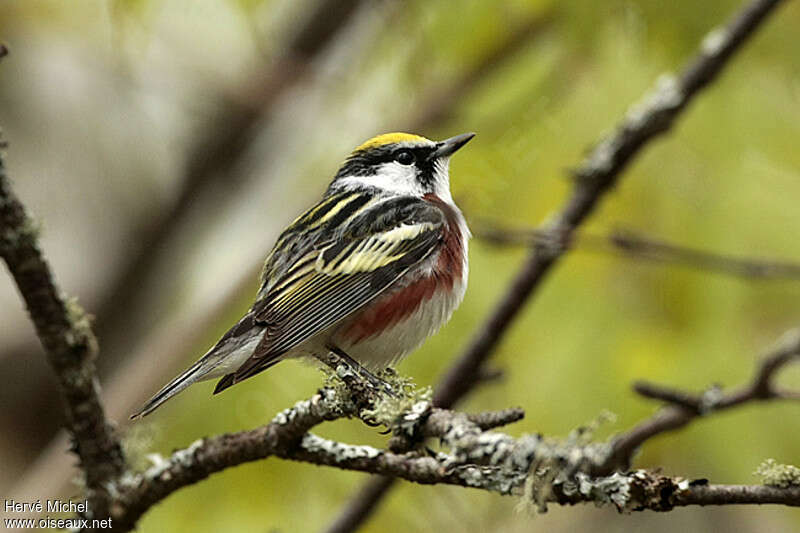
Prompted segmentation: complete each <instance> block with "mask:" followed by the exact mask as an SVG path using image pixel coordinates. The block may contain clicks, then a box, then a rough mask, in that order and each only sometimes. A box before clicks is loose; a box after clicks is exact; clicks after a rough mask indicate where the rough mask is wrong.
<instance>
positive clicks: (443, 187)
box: [433, 157, 453, 204]
mask: <svg viewBox="0 0 800 533" xmlns="http://www.w3.org/2000/svg"><path fill="white" fill-rule="evenodd" d="M433 172H434V175H435V177H436V179H435V180H434V184H433V193H434V194H435V195H436V196H438V197H439V198H441V199H442V200H444V201H445V202H447V203H449V204H452V203H453V196H452V195H451V194H450V158H449V157H442V158H439V159H437V160H436V164H435V166H434V167H433Z"/></svg>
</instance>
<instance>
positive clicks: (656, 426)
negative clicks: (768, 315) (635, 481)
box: [596, 329, 800, 474]
mask: <svg viewBox="0 0 800 533" xmlns="http://www.w3.org/2000/svg"><path fill="white" fill-rule="evenodd" d="M796 359H800V329H794V330H791V331H788V332H787V333H786V334H784V335H783V337H782V338H781V339H780V340H779V341H778V345H777V347H776V348H774V349H773V350H772V352H771V353H770V354H769V355H767V356H766V357H764V358H763V359H762V360H761V362H760V363H759V365H758V367H757V368H756V372H755V373H754V375H753V379H752V380H751V381H750V383H748V384H747V385H745V386H743V387H740V388H739V389H736V390H734V391H732V392H730V393H728V394H724V393H723V392H722V391H721V390H720V389H719V388H717V387H713V388H711V389H709V390H708V391H706V392H705V393H703V394H694V393H689V392H685V391H681V390H677V389H674V388H671V387H664V386H662V385H654V384H650V383H644V382H639V383H636V384H635V385H634V390H635V391H636V392H637V393H638V394H640V395H642V396H644V397H645V398H650V399H655V400H660V401H663V402H665V403H667V404H668V406H667V407H665V408H664V409H662V410H661V411H659V412H658V413H656V414H655V415H654V416H653V417H652V418H649V419H647V420H645V421H644V422H641V423H639V424H638V425H637V426H636V427H634V428H633V429H631V430H630V431H627V432H625V433H623V434H621V435H618V436H617V437H616V438H615V439H614V441H613V442H612V450H611V453H610V454H609V456H608V459H607V460H606V461H605V462H604V463H603V464H602V465H601V466H600V467H599V468H598V470H597V471H596V473H598V474H608V473H610V472H612V471H614V470H616V469H620V468H622V469H625V468H628V467H629V466H630V464H631V460H632V458H633V456H634V454H635V453H636V450H638V449H639V447H640V446H641V445H642V444H643V443H644V442H646V441H648V440H649V439H651V438H653V437H655V436H656V435H660V434H661V433H665V432H667V431H673V430H675V429H679V428H682V427H684V426H686V425H687V424H689V423H690V422H692V421H693V420H695V419H696V418H698V417H701V416H705V415H708V414H709V413H712V412H717V411H722V410H725V409H730V408H732V407H736V406H739V405H741V404H744V403H748V402H753V401H759V400H772V399H795V398H798V397H800V396H799V395H798V393H797V392H794V391H783V390H780V389H777V388H776V387H775V386H774V385H773V381H774V377H775V374H776V373H777V372H778V371H779V370H780V369H781V368H783V367H784V366H786V365H787V364H789V363H790V362H791V361H793V360H796Z"/></svg>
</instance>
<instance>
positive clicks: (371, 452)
mask: <svg viewBox="0 0 800 533" xmlns="http://www.w3.org/2000/svg"><path fill="white" fill-rule="evenodd" d="M300 446H301V447H302V448H303V449H304V450H306V451H309V452H312V453H318V452H322V453H325V454H326V455H329V456H331V457H333V460H334V462H335V463H343V462H346V461H349V460H353V459H361V458H364V459H373V458H375V457H378V456H379V455H381V454H382V453H383V452H382V451H381V450H379V449H377V448H373V447H372V446H362V445H355V444H344V443H341V442H337V441H334V440H329V439H323V438H322V437H319V436H317V435H314V434H312V433H306V434H305V435H304V436H303V440H302V442H301V443H300Z"/></svg>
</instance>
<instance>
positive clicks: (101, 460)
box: [0, 156, 125, 515]
mask: <svg viewBox="0 0 800 533" xmlns="http://www.w3.org/2000/svg"><path fill="white" fill-rule="evenodd" d="M0 256H2V257H3V260H4V261H5V262H6V265H7V266H8V270H9V271H10V272H11V275H12V276H13V278H14V281H15V282H16V284H17V288H18V289H19V292H20V294H21V295H22V298H23V300H25V305H26V306H27V308H28V313H29V314H30V317H31V320H32V321H33V324H34V326H35V328H36V333H37V335H38V336H39V340H40V341H41V343H42V346H44V349H45V352H46V354H47V360H48V362H49V363H50V366H52V367H53V371H54V373H55V375H56V378H57V380H58V384H59V390H60V392H61V397H62V400H63V407H64V413H65V414H66V419H67V424H66V425H67V429H68V430H69V432H70V434H71V435H72V440H73V446H74V451H75V453H76V454H77V455H78V458H79V459H80V465H81V468H82V470H83V472H84V473H85V475H86V485H87V488H88V489H89V498H90V500H91V501H92V509H93V510H94V511H95V512H97V513H99V514H100V515H103V514H107V513H106V512H105V510H106V509H107V502H108V500H109V498H110V495H109V494H108V491H107V488H106V487H107V485H108V483H109V482H110V481H111V480H113V479H115V478H116V477H117V476H119V475H120V474H121V473H122V472H123V471H124V469H125V460H124V458H123V454H122V449H121V448H120V443H119V440H118V439H117V437H116V435H115V434H114V429H113V427H112V426H111V424H110V423H109V422H108V421H107V420H106V417H105V413H104V411H103V405H102V403H101V401H100V385H99V383H98V381H97V376H96V373H95V367H94V359H95V356H96V355H97V342H96V340H95V338H94V335H93V333H92V330H91V327H90V326H89V317H88V316H87V315H86V313H85V312H84V311H83V309H81V307H80V306H79V305H78V304H77V303H76V302H75V301H74V300H71V299H68V298H67V297H66V296H65V295H64V294H63V293H62V292H61V290H59V288H58V287H57V286H56V282H55V278H54V276H53V273H52V272H51V271H50V266H49V264H48V263H47V260H46V259H45V258H44V255H43V254H42V251H41V248H40V247H39V242H38V228H37V225H36V222H34V220H33V219H32V218H31V216H30V215H29V214H28V212H27V211H26V209H25V207H24V206H23V205H22V203H21V202H20V201H19V199H18V198H17V196H16V195H15V194H14V191H13V190H12V189H11V184H10V183H9V179H8V176H7V175H6V170H5V163H4V161H3V158H2V157H1V156H0Z"/></svg>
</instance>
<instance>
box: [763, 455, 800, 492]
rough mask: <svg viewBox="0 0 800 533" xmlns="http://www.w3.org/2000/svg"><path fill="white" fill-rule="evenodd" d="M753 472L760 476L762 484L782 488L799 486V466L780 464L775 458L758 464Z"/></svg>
mask: <svg viewBox="0 0 800 533" xmlns="http://www.w3.org/2000/svg"><path fill="white" fill-rule="evenodd" d="M754 473H755V475H757V476H758V477H760V478H761V482H762V483H763V484H764V485H768V486H770V487H779V488H782V489H786V488H789V487H800V468H798V467H796V466H794V465H787V464H781V463H779V462H777V461H776V460H775V459H767V460H766V461H764V462H763V463H761V464H760V465H759V466H758V468H757V469H756V471H755V472H754Z"/></svg>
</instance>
